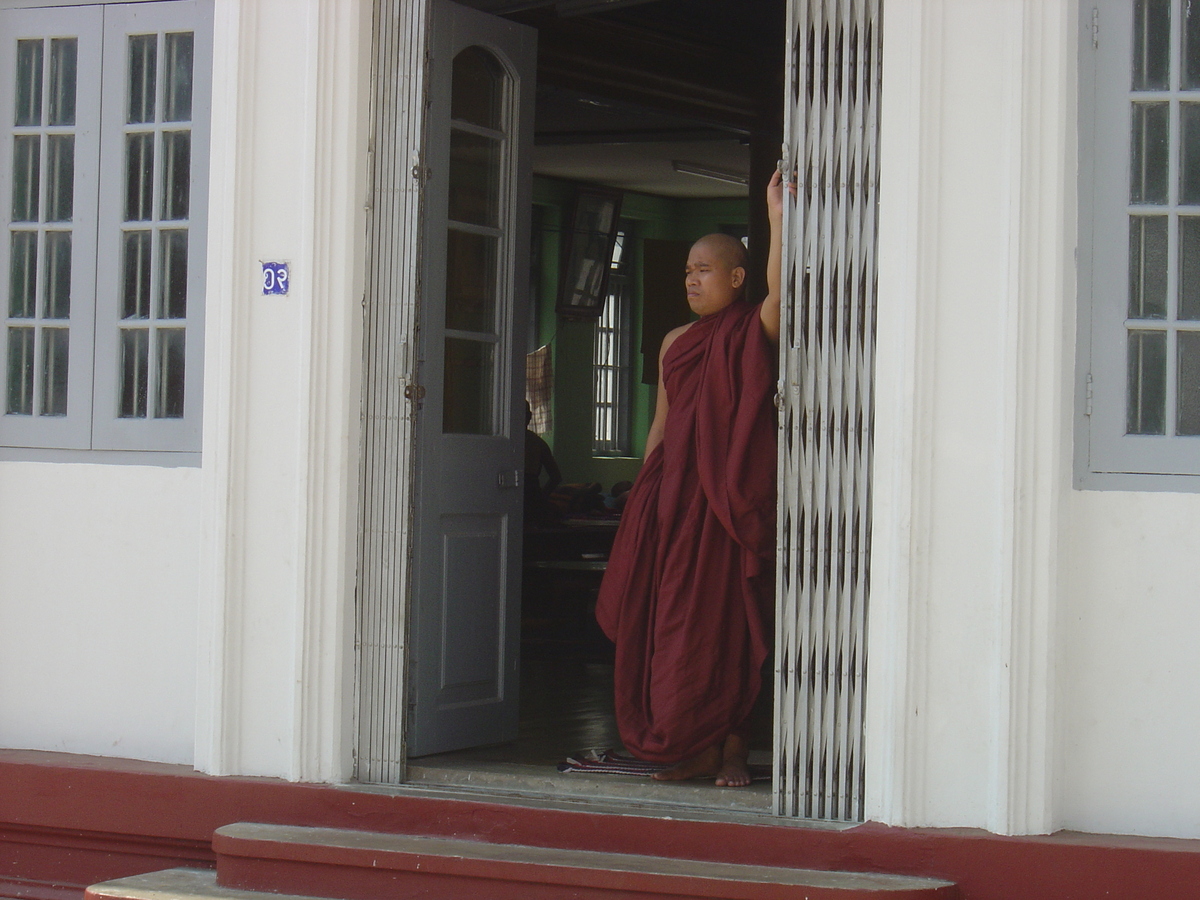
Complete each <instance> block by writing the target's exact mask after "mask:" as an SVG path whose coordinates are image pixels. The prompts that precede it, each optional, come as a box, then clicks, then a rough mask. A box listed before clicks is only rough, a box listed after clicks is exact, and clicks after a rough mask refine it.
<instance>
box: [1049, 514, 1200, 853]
mask: <svg viewBox="0 0 1200 900" xmlns="http://www.w3.org/2000/svg"><path fill="white" fill-rule="evenodd" d="M1067 584H1068V588H1067V591H1066V594H1065V597H1064V601H1063V606H1062V610H1061V612H1060V617H1059V620H1060V623H1061V624H1060V628H1061V636H1062V647H1063V654H1062V676H1061V679H1060V680H1061V689H1062V698H1063V699H1062V704H1061V708H1062V737H1061V741H1062V760H1063V785H1062V792H1061V795H1062V811H1061V822H1062V825H1063V827H1066V828H1071V829H1075V830H1080V831H1100V832H1120V833H1133V834H1149V835H1165V836H1176V837H1193V838H1195V837H1200V766H1198V765H1197V764H1196V762H1197V748H1200V703H1197V698H1196V687H1197V685H1200V652H1197V643H1196V642H1197V637H1196V636H1197V635H1200V495H1196V494H1172V493H1140V494H1139V493H1125V492H1120V491H1076V492H1074V494H1073V496H1072V501H1071V527H1070V551H1069V569H1068V579H1067Z"/></svg>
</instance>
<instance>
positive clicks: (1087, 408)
mask: <svg viewBox="0 0 1200 900" xmlns="http://www.w3.org/2000/svg"><path fill="white" fill-rule="evenodd" d="M1083 414H1084V415H1085V416H1090V415H1091V414H1092V373H1091V372H1088V377H1087V387H1086V390H1085V392H1084V395H1083Z"/></svg>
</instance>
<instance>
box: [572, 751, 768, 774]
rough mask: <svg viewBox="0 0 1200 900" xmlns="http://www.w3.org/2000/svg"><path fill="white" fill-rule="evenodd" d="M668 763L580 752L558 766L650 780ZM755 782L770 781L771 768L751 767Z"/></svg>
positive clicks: (575, 770)
mask: <svg viewBox="0 0 1200 900" xmlns="http://www.w3.org/2000/svg"><path fill="white" fill-rule="evenodd" d="M669 768H670V766H669V765H667V764H666V763H652V762H646V761H644V760H641V759H634V758H633V757H632V756H627V755H625V754H624V753H616V752H614V751H612V750H580V751H579V752H578V753H575V754H573V755H572V756H569V757H567V759H566V760H564V761H563V762H560V763H559V764H558V771H560V772H586V773H587V774H589V775H641V776H644V777H647V778H649V777H650V776H651V775H653V774H654V773H655V772H661V771H662V770H663V769H669ZM750 778H751V780H753V781H770V780H771V767H770V766H750Z"/></svg>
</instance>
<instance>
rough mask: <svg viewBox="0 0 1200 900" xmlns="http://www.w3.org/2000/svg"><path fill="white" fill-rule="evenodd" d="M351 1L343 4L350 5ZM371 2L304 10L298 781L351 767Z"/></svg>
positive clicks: (344, 776) (325, 2) (341, 773)
mask: <svg viewBox="0 0 1200 900" xmlns="http://www.w3.org/2000/svg"><path fill="white" fill-rule="evenodd" d="M348 7H351V8H350V9H348ZM371 7H372V4H371V2H370V0H357V2H355V3H353V4H349V3H346V2H344V0H320V2H319V4H318V5H316V6H314V8H313V19H314V22H313V28H314V33H315V34H316V35H317V39H318V50H317V54H318V55H317V59H318V65H317V67H316V69H315V70H314V72H313V73H312V75H313V80H314V82H315V84H314V86H313V91H312V93H313V96H314V99H315V101H316V102H315V104H314V109H313V123H312V129H313V130H312V132H311V133H312V134H313V135H314V136H315V138H316V146H315V154H314V160H313V168H312V172H313V176H314V191H313V194H314V196H313V203H312V207H313V215H312V218H311V220H310V221H311V223H312V233H311V253H310V258H311V260H312V272H313V285H312V293H311V297H312V308H311V309H310V310H309V318H308V319H307V321H306V323H305V324H306V330H307V332H308V334H307V336H306V343H307V344H308V346H309V347H310V348H311V350H310V353H309V356H308V361H309V364H310V366H311V368H309V370H308V371H307V373H306V374H307V376H308V379H309V383H308V385H307V390H306V394H307V396H308V410H307V418H308V423H307V428H306V432H307V435H308V441H307V447H306V448H305V453H306V456H307V470H308V477H307V479H306V484H305V486H304V487H305V490H304V496H303V497H302V498H300V506H301V509H302V510H303V511H304V512H303V514H302V521H303V522H304V523H305V525H306V531H305V533H304V542H303V545H302V546H301V547H300V548H299V552H300V554H301V560H302V561H303V565H304V569H303V576H304V583H303V585H302V586H301V592H302V598H303V610H302V616H303V618H302V622H301V640H299V641H298V642H297V646H296V649H297V653H298V658H297V661H296V667H297V671H298V673H299V675H300V678H299V682H300V691H299V694H298V697H297V709H296V721H297V731H298V734H297V739H296V743H295V746H294V748H293V753H294V758H293V768H294V771H295V773H296V777H297V778H299V779H300V780H302V781H346V780H348V779H349V778H350V776H351V774H352V772H353V753H352V747H353V743H352V735H353V730H352V729H353V721H354V708H353V702H354V652H353V637H354V584H355V568H356V556H355V537H356V528H357V513H358V479H357V475H358V465H357V463H358V445H359V429H360V421H361V419H360V396H361V365H360V361H361V358H362V297H363V290H364V283H363V282H364V252H365V233H366V211H365V200H366V176H367V166H366V163H367V159H366V147H367V125H368V121H369V115H368V109H367V103H366V98H367V97H368V96H369V91H370V77H371V72H370V61H371Z"/></svg>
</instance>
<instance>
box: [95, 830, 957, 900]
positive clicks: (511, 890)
mask: <svg viewBox="0 0 1200 900" xmlns="http://www.w3.org/2000/svg"><path fill="white" fill-rule="evenodd" d="M213 850H214V851H215V852H216V855H217V882H218V884H220V885H221V886H222V887H223V888H226V889H236V890H251V891H264V892H271V893H274V894H279V893H286V894H294V895H311V896H317V897H327V898H337V900H395V898H398V897H415V896H420V897H422V898H431V900H432V898H443V897H444V898H456V900H458V898H464V897H470V898H480V900H510V898H511V900H562V898H578V900H615V898H618V897H619V898H622V900H664V898H672V897H677V898H699V897H703V898H714V900H868V898H875V900H883V898H886V900H954V898H957V897H958V889H957V887H956V886H955V885H953V884H951V883H949V882H945V881H936V880H932V879H925V878H912V877H908V876H901V875H885V874H870V873H855V872H822V871H815V870H804V869H791V868H782V867H768V866H748V865H738V864H733V863H719V862H707V861H700V860H682V859H668V858H662V857H651V856H637V855H633V854H624V853H602V852H597V851H592V850H564V849H555V848H546V847H527V846H519V845H514V844H492V843H484V842H480V841H466V840H456V839H448V838H432V837H414V836H410V835H398V834H380V833H374V832H365V831H349V830H343V829H333V828H306V827H296V826H284V825H264V824H257V823H246V822H242V823H237V824H233V825H225V826H223V827H221V828H218V829H217V831H216V833H215V834H214V836H213ZM110 884H111V883H110ZM105 896H108V897H111V896H112V895H105ZM95 900H100V898H99V896H97V897H96V898H95ZM131 900H157V898H149V897H137V898H131Z"/></svg>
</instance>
